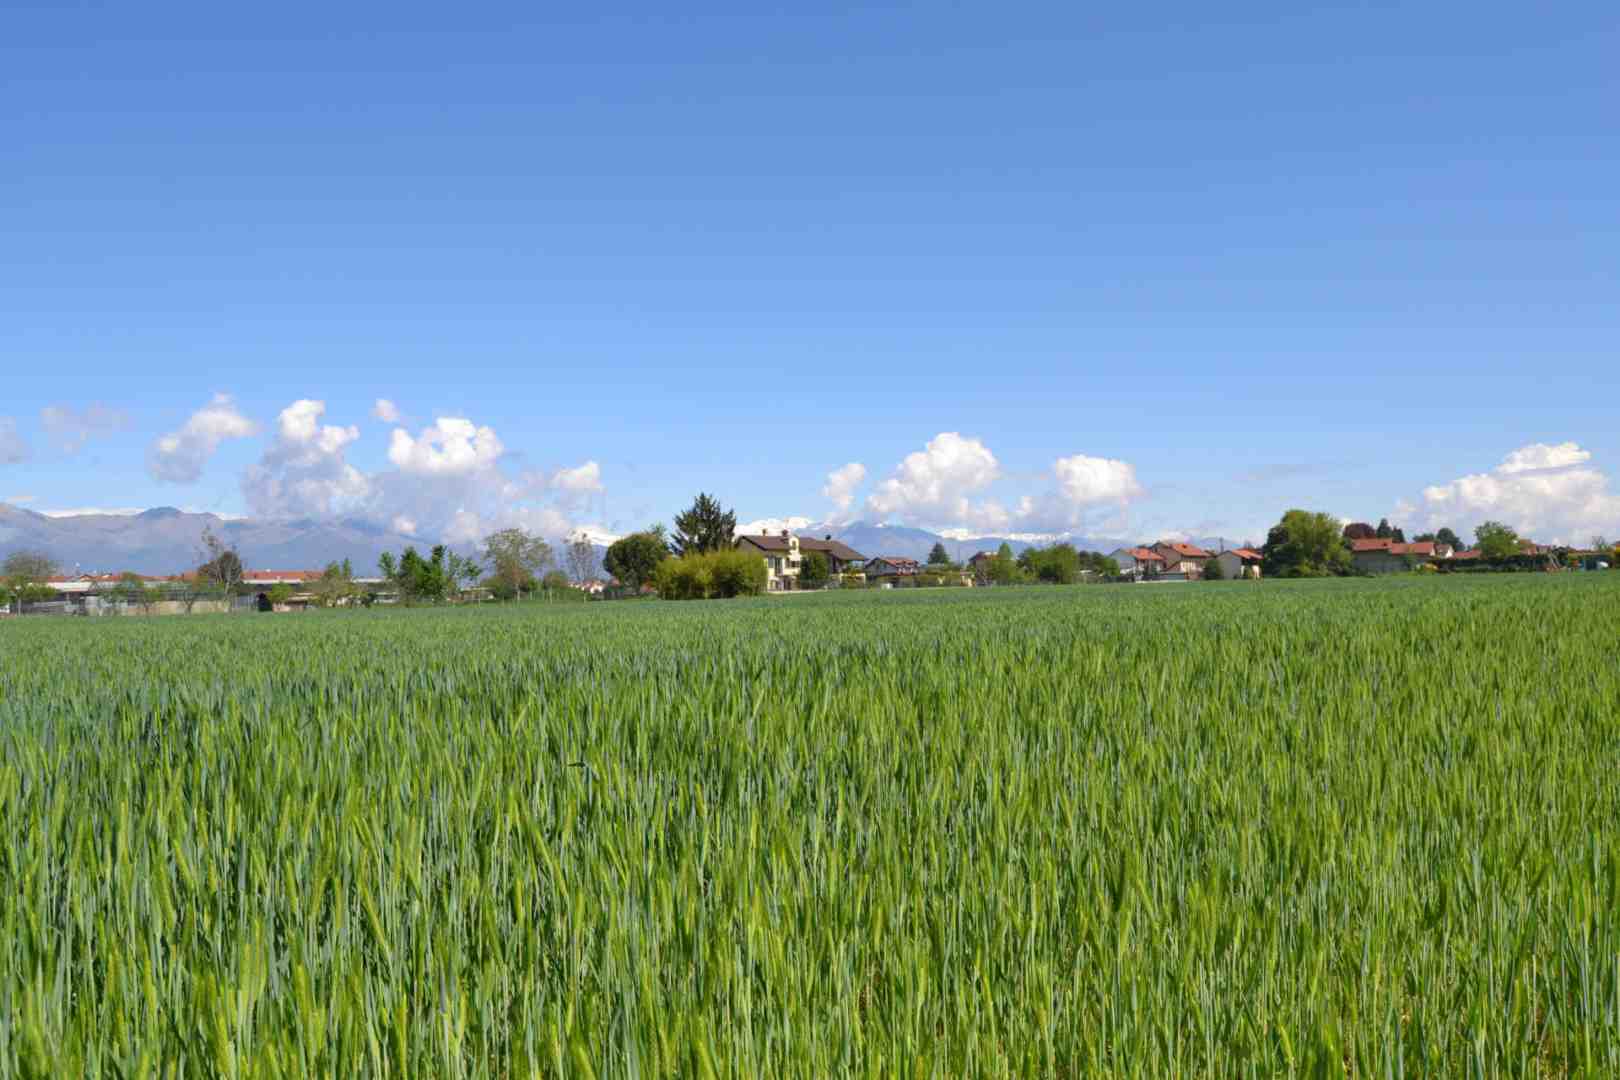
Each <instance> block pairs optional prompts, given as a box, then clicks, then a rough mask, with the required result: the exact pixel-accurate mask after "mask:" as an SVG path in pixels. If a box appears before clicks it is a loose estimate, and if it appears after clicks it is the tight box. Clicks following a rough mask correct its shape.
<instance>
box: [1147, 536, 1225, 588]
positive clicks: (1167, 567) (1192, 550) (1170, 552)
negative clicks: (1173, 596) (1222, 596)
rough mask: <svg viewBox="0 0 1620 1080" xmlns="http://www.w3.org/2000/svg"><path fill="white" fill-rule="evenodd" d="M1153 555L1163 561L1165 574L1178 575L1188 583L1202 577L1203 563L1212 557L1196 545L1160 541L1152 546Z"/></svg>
mask: <svg viewBox="0 0 1620 1080" xmlns="http://www.w3.org/2000/svg"><path fill="white" fill-rule="evenodd" d="M1153 553H1154V554H1155V555H1158V556H1159V557H1160V558H1162V559H1163V560H1164V572H1165V573H1166V574H1179V575H1181V576H1183V577H1185V578H1186V579H1187V580H1188V581H1196V580H1197V579H1199V578H1201V577H1203V576H1204V563H1206V562H1208V561H1209V560H1210V559H1211V558H1213V557H1214V556H1213V555H1212V554H1211V553H1210V552H1208V551H1205V550H1204V549H1203V548H1201V547H1199V546H1198V545H1197V544H1182V543H1177V542H1176V541H1173V540H1161V541H1159V542H1158V543H1157V544H1154V545H1153Z"/></svg>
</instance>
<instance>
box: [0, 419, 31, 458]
mask: <svg viewBox="0 0 1620 1080" xmlns="http://www.w3.org/2000/svg"><path fill="white" fill-rule="evenodd" d="M27 458H28V444H27V443H26V442H24V441H23V437H22V433H21V432H19V431H18V430H17V421H15V420H13V419H12V418H11V417H9V416H0V465H15V464H17V463H18V462H20V461H25V460H27Z"/></svg>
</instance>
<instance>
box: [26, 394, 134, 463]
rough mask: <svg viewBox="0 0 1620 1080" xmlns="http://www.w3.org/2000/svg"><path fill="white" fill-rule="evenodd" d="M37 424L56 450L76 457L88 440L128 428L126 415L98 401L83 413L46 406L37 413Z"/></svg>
mask: <svg viewBox="0 0 1620 1080" xmlns="http://www.w3.org/2000/svg"><path fill="white" fill-rule="evenodd" d="M39 422H40V423H41V424H42V425H43V426H44V428H45V430H46V431H47V432H48V433H49V434H50V436H51V441H52V442H54V443H55V444H56V446H57V448H58V449H60V450H61V451H62V452H63V453H67V454H76V453H78V452H79V451H80V450H82V449H84V444H85V443H87V442H89V441H90V440H91V439H94V438H99V437H101V436H103V435H111V434H113V433H114V432H117V431H123V430H124V429H125V428H127V427H129V414H128V413H125V412H124V411H123V410H121V409H114V408H112V407H110V406H107V405H103V404H101V403H100V402H99V401H97V402H92V403H91V404H89V405H87V406H85V408H84V409H83V410H82V411H75V410H74V409H73V408H72V407H71V406H68V405H47V406H45V408H43V409H41V410H39Z"/></svg>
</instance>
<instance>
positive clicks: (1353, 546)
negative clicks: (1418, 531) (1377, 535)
mask: <svg viewBox="0 0 1620 1080" xmlns="http://www.w3.org/2000/svg"><path fill="white" fill-rule="evenodd" d="M1350 551H1351V553H1352V554H1356V555H1366V554H1370V553H1372V552H1375V551H1387V552H1388V553H1389V554H1391V555H1418V556H1432V555H1434V543H1433V541H1430V540H1419V541H1417V542H1416V543H1412V544H1397V543H1396V542H1395V541H1393V540H1352V541H1350Z"/></svg>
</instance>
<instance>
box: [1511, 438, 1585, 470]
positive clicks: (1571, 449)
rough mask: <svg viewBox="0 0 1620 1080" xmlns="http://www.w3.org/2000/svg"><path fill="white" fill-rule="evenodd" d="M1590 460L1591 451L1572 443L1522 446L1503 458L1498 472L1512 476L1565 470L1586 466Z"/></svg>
mask: <svg viewBox="0 0 1620 1080" xmlns="http://www.w3.org/2000/svg"><path fill="white" fill-rule="evenodd" d="M1590 460H1592V454H1591V451H1588V450H1582V449H1581V448H1580V447H1579V446H1577V445H1576V444H1575V443H1572V442H1563V443H1559V444H1558V445H1557V446H1549V445H1548V444H1546V443H1531V444H1530V445H1529V446H1521V447H1520V448H1519V449H1517V450H1515V451H1513V453H1511V454H1509V455H1508V456H1507V457H1505V458H1503V459H1502V464H1500V465H1498V466H1497V467H1496V471H1497V472H1499V473H1502V474H1504V475H1512V474H1514V473H1522V472H1531V471H1534V470H1538V469H1563V468H1567V467H1569V466H1571V465H1584V464H1585V463H1586V462H1588V461H1590Z"/></svg>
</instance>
